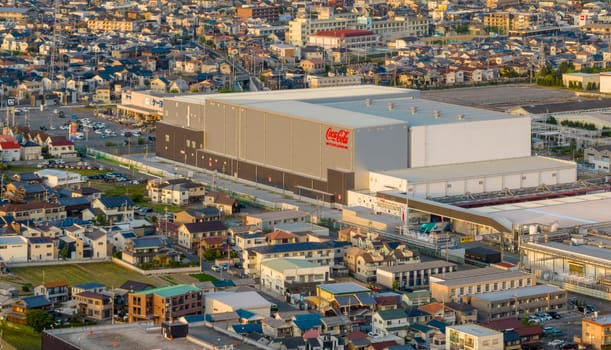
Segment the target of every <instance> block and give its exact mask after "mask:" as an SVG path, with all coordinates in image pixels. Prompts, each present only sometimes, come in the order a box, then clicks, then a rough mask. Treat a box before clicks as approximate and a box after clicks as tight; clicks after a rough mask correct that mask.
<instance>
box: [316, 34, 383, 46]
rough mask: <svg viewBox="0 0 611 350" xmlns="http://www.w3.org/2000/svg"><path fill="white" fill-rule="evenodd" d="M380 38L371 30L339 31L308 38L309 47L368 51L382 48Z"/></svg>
mask: <svg viewBox="0 0 611 350" xmlns="http://www.w3.org/2000/svg"><path fill="white" fill-rule="evenodd" d="M380 44H381V41H380V36H379V35H377V34H375V33H374V32H372V31H371V30H358V29H337V30H326V31H320V32H316V33H315V34H313V35H309V36H308V45H312V46H320V47H323V48H325V49H327V50H331V49H347V50H353V49H362V50H368V49H371V48H375V47H378V46H380Z"/></svg>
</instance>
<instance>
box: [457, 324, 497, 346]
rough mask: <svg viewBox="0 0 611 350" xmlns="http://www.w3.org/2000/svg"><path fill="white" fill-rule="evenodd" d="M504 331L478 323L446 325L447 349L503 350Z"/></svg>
mask: <svg viewBox="0 0 611 350" xmlns="http://www.w3.org/2000/svg"><path fill="white" fill-rule="evenodd" d="M503 347H504V342H503V333H501V332H499V331H495V330H493V329H489V328H486V327H482V326H480V325H476V324H464V325H457V326H448V327H446V349H448V350H459V349H472V350H503Z"/></svg>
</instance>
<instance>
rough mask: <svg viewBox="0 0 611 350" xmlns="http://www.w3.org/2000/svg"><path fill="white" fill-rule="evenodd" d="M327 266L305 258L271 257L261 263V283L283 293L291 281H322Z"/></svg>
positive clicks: (327, 269) (326, 272)
mask: <svg viewBox="0 0 611 350" xmlns="http://www.w3.org/2000/svg"><path fill="white" fill-rule="evenodd" d="M328 276H329V266H328V265H323V266H320V265H318V264H314V263H312V262H309V261H307V260H305V259H284V258H282V259H272V260H266V261H263V262H262V263H261V279H262V281H263V285H264V286H265V287H267V288H269V289H272V290H273V291H275V292H276V293H278V294H280V295H284V294H285V292H286V291H287V290H288V289H289V288H288V287H289V286H290V284H291V283H317V284H318V283H324V282H325V281H326V280H327V278H328Z"/></svg>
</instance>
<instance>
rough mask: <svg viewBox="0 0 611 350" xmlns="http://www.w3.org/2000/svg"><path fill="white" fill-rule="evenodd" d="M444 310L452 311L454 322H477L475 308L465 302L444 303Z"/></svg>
mask: <svg viewBox="0 0 611 350" xmlns="http://www.w3.org/2000/svg"><path fill="white" fill-rule="evenodd" d="M445 307H446V310H451V311H453V312H454V315H455V319H456V324H466V323H475V322H477V309H476V308H475V307H473V306H472V305H469V304H466V303H455V302H450V303H445Z"/></svg>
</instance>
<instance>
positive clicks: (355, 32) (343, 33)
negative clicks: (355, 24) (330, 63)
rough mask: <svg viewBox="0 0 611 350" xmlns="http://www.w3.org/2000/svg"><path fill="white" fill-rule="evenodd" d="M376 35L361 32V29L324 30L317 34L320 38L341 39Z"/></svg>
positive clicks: (367, 31)
mask: <svg viewBox="0 0 611 350" xmlns="http://www.w3.org/2000/svg"><path fill="white" fill-rule="evenodd" d="M374 34H375V33H374V32H372V31H371V30H360V29H337V30H323V31H320V32H316V35H320V36H330V37H340V38H344V37H347V36H365V35H374Z"/></svg>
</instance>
